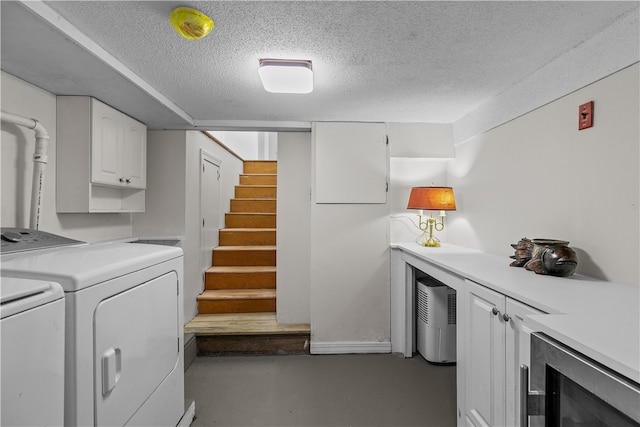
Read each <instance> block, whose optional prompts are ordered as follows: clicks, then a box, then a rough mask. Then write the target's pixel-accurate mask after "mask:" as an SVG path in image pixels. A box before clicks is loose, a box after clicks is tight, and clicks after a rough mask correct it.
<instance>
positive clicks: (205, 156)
mask: <svg viewBox="0 0 640 427" xmlns="http://www.w3.org/2000/svg"><path fill="white" fill-rule="evenodd" d="M205 162H209V163H211V164H213V165H215V166H217V167H218V172H219V173H220V169H222V160H220V159H218V158H217V157H215V156H214V155H212V154H211V153H209V152H207V151H206V150H205V149H203V148H201V149H200V165H199V166H200V170H201V171H204V167H205ZM220 178H221V174H220V175H219V176H218V182H220ZM203 179H204V175H203V174H202V173H200V180H199V186H200V189H199V191H200V199H199V202H200V207H199V209H200V221H203V220H204V219H203V215H204V203H203V189H204V182H203ZM219 198H220V193H219V195H218V200H217V207H218V210H219V211H220V199H219ZM220 213H221V212H218V224H216V228H220V220H219V218H220ZM205 240H206V236H205V231H204V228H203V227H202V225H200V257H202V250H203V246H204V244H205ZM199 264H200V266H201V267H202V259H200V262H199ZM202 274H204V271H203V272H202ZM203 286H204V281H203Z"/></svg>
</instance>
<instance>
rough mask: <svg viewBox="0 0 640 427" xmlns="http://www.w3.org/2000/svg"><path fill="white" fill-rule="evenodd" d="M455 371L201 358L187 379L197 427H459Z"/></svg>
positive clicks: (368, 360) (313, 358)
mask: <svg viewBox="0 0 640 427" xmlns="http://www.w3.org/2000/svg"><path fill="white" fill-rule="evenodd" d="M455 376H456V372H455V366H435V365H431V364H429V363H428V362H426V361H425V360H424V359H423V358H422V357H421V356H420V355H416V356H415V357H413V358H410V359H405V358H403V357H402V356H400V355H395V354H370V355H289V356H232V357H199V358H197V359H196V360H195V362H194V363H193V364H192V365H191V366H190V367H189V369H188V370H187V372H186V373H185V397H186V398H187V399H193V400H195V403H196V406H195V410H196V419H195V420H194V421H193V423H192V424H191V425H192V426H193V427H198V426H207V427H209V426H274V427H275V426H299V427H303V426H318V427H320V426H434V427H446V426H455V424H456V391H455V390H456V386H455V383H456V381H455Z"/></svg>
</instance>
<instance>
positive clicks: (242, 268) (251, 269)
mask: <svg viewBox="0 0 640 427" xmlns="http://www.w3.org/2000/svg"><path fill="white" fill-rule="evenodd" d="M206 272H207V273H239V274H242V273H275V272H276V267H275V266H273V265H235V266H234V265H214V266H213V267H209V268H208V269H207V271H206Z"/></svg>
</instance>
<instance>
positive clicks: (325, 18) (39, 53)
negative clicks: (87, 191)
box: [1, 1, 638, 128]
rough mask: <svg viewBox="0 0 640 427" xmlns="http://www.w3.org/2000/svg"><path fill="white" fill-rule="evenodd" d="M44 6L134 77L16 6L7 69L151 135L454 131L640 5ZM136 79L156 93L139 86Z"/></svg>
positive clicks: (6, 46) (11, 8) (9, 7)
mask: <svg viewBox="0 0 640 427" xmlns="http://www.w3.org/2000/svg"><path fill="white" fill-rule="evenodd" d="M46 5H47V6H49V7H50V8H52V9H53V10H54V11H55V12H57V13H58V14H59V15H60V16H62V17H63V18H64V19H66V20H67V21H69V23H70V24H71V25H72V26H74V27H75V28H77V30H79V32H80V33H84V34H85V35H86V36H88V37H89V38H90V39H91V40H92V41H93V42H95V43H96V44H97V45H99V46H100V47H102V48H103V49H104V50H105V51H106V52H108V54H110V55H112V56H113V57H114V58H115V59H116V60H117V61H118V63H121V65H123V66H124V67H125V68H126V69H127V70H128V71H127V73H124V76H123V73H122V72H121V71H120V72H118V71H114V70H113V68H112V67H109V66H107V65H105V63H104V58H102V59H101V58H99V57H96V56H94V55H92V54H90V53H88V52H87V51H86V49H83V48H81V47H80V46H78V44H77V43H72V42H71V41H69V37H67V36H64V35H62V34H60V33H59V32H58V31H57V30H56V29H54V28H53V27H52V26H51V25H50V24H48V23H45V22H44V21H43V20H42V19H40V17H38V16H36V15H35V14H34V13H32V12H31V11H30V10H28V9H27V8H25V7H24V6H22V5H20V4H14V3H13V2H8V1H2V27H1V30H2V52H1V54H2V69H3V70H5V71H7V72H9V73H11V74H14V75H17V76H18V77H21V78H23V79H25V80H27V81H30V82H32V83H34V84H36V85H37V86H40V87H43V88H44V89H47V90H50V91H52V92H54V93H58V94H80V95H93V96H96V97H98V98H100V99H102V100H104V101H105V102H107V103H109V104H111V105H114V106H115V107H116V108H120V109H121V110H123V111H125V112H127V113H129V114H131V115H133V116H135V117H137V118H139V119H140V120H142V121H145V122H146V123H147V124H148V125H149V126H150V127H151V128H181V127H182V128H187V127H190V126H191V125H193V124H194V123H195V124H199V123H236V122H237V121H257V122H310V121H386V122H393V121H399V122H411V121H419V122H433V123H437V122H446V123H452V122H455V121H457V120H459V119H460V118H462V117H463V116H465V115H466V114H468V113H470V112H472V111H473V110H475V109H476V108H478V107H479V106H481V105H482V104H484V103H486V102H487V101H488V100H490V99H491V98H492V97H494V96H496V95H498V94H500V93H502V92H503V91H505V90H507V89H508V88H509V87H511V86H513V85H515V84H517V83H518V82H520V81H522V80H523V79H525V78H527V77H528V76H529V75H531V74H532V73H534V72H535V71H536V70H538V69H540V68H541V67H544V66H545V65H547V64H549V63H550V62H552V61H554V60H556V59H557V58H559V57H561V56H562V55H564V54H566V53H568V52H570V51H571V50H572V49H574V48H575V47H577V46H579V45H580V44H582V43H583V42H585V40H588V39H590V38H592V37H594V35H596V34H598V33H600V32H602V31H603V30H604V29H606V28H607V27H609V26H611V25H612V24H613V23H615V22H616V21H617V20H619V19H620V18H621V17H623V16H624V15H625V14H628V13H629V12H630V11H635V12H632V13H637V10H638V2H636V1H631V2H610V1H603V2H591V1H587V2H575V1H569V2H537V1H533V2H522V1H516V2H503V1H497V2H488V1H475V2H458V1H454V2H443V1H416V2H402V1H379V2H377V1H358V2H347V1H330V2H318V1H296V2H287V1H276V2H271V1H256V2H250V1H201V2H193V1H192V2H174V1H149V2H144V1H82V2H77V1H60V2H57V1H54V2H46ZM178 6H190V7H195V8H197V9H199V10H201V11H202V12H204V13H206V14H207V15H209V16H210V17H211V18H212V19H213V20H214V22H215V25H216V26H215V28H214V30H213V31H212V32H211V34H210V35H209V36H208V37H206V38H205V39H202V40H199V41H189V40H185V39H183V38H181V37H179V36H178V35H177V34H176V33H175V31H174V30H173V29H172V27H171V26H170V25H169V21H168V17H169V14H170V12H171V11H172V10H173V9H174V8H175V7H178ZM263 57H276V58H278V57H281V58H299V59H310V60H312V61H313V68H314V86H315V87H314V91H313V92H312V93H311V94H308V95H291V94H286V95H285V94H272V93H268V92H266V91H264V89H263V88H262V86H261V85H260V81H259V78H258V73H257V69H258V59H259V58H263ZM128 73H130V74H128ZM131 75H134V76H138V77H139V78H141V79H142V80H143V81H145V82H146V84H147V85H148V87H143V88H140V87H139V85H136V84H134V83H132V82H131V81H130V80H131ZM150 89H151V90H150ZM159 95H160V96H159Z"/></svg>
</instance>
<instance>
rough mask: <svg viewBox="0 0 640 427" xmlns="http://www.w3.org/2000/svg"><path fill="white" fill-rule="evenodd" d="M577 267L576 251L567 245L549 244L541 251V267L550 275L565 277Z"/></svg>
mask: <svg viewBox="0 0 640 427" xmlns="http://www.w3.org/2000/svg"><path fill="white" fill-rule="evenodd" d="M577 267H578V256H577V255H576V251H574V250H573V249H571V248H570V247H569V246H549V247H548V248H547V249H545V251H544V252H543V253H542V269H543V270H544V272H545V273H546V274H550V275H552V276H560V277H567V276H571V275H572V274H573V273H575V271H576V268H577Z"/></svg>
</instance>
